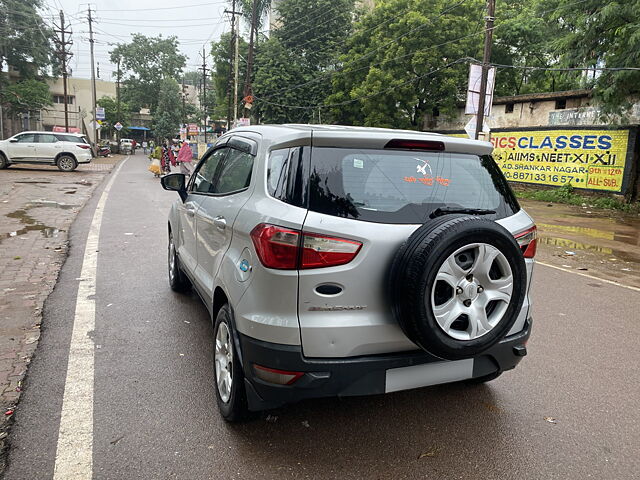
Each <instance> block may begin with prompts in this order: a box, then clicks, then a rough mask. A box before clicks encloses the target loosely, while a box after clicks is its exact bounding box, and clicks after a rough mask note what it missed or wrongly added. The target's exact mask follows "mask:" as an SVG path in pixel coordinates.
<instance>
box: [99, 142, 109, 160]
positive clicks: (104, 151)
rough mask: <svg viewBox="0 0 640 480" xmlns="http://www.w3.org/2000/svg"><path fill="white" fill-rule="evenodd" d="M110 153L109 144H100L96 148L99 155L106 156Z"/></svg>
mask: <svg viewBox="0 0 640 480" xmlns="http://www.w3.org/2000/svg"><path fill="white" fill-rule="evenodd" d="M109 155H111V147H110V146H109V145H102V146H100V147H99V148H98V156H99V157H108V156H109Z"/></svg>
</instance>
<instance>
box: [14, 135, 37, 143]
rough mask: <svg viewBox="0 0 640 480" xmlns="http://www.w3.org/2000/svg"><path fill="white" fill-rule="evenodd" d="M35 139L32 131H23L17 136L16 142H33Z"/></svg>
mask: <svg viewBox="0 0 640 480" xmlns="http://www.w3.org/2000/svg"><path fill="white" fill-rule="evenodd" d="M35 141H36V140H35V135H34V134H33V133H25V134H24V135H20V136H19V137H18V143H34V142H35Z"/></svg>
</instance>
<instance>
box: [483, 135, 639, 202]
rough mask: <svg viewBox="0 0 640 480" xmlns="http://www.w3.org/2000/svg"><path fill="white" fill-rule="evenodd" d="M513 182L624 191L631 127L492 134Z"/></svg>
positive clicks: (500, 160)
mask: <svg viewBox="0 0 640 480" xmlns="http://www.w3.org/2000/svg"><path fill="white" fill-rule="evenodd" d="M491 143H493V146H494V151H493V158H494V159H495V161H496V163H497V164H498V166H499V167H500V169H501V170H502V172H503V173H504V175H505V177H506V178H507V180H510V181H514V182H524V183H538V184H544V185H555V186H562V185H564V184H566V183H571V185H573V186H574V187H576V188H585V189H589V190H606V191H610V192H621V191H622V187H623V179H624V174H625V167H626V165H627V150H628V143H629V130H624V129H623V130H592V129H586V128H575V129H571V130H567V129H563V130H555V129H553V130H529V131H526V130H524V131H504V132H495V131H494V133H493V135H492V138H491Z"/></svg>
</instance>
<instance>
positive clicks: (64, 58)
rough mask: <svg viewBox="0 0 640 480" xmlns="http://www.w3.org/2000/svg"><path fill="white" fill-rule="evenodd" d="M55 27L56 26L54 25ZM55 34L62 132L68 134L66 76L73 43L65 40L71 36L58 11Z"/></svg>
mask: <svg viewBox="0 0 640 480" xmlns="http://www.w3.org/2000/svg"><path fill="white" fill-rule="evenodd" d="M55 26H56V27H57V25H55ZM54 32H55V33H57V34H59V35H60V38H56V40H55V43H56V46H57V49H56V54H57V55H58V58H59V59H60V65H61V66H62V89H63V91H64V131H65V132H67V133H68V132H69V97H68V95H67V76H68V68H69V58H70V57H71V56H72V55H73V53H71V52H70V51H69V48H70V47H71V45H73V41H72V40H71V39H69V40H67V38H66V36H65V35H71V33H72V32H71V30H67V26H66V25H65V23H64V12H63V11H62V10H60V27H58V28H56V29H55V30H54Z"/></svg>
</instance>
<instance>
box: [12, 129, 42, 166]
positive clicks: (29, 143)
mask: <svg viewBox="0 0 640 480" xmlns="http://www.w3.org/2000/svg"><path fill="white" fill-rule="evenodd" d="M14 139H15V140H17V141H16V142H14V141H10V142H9V149H8V150H9V158H10V159H11V160H12V161H23V162H33V161H35V160H36V158H37V157H36V135H35V134H34V133H23V134H21V135H18V136H16V137H14Z"/></svg>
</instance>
